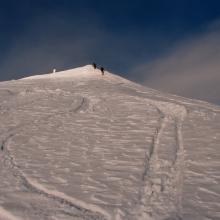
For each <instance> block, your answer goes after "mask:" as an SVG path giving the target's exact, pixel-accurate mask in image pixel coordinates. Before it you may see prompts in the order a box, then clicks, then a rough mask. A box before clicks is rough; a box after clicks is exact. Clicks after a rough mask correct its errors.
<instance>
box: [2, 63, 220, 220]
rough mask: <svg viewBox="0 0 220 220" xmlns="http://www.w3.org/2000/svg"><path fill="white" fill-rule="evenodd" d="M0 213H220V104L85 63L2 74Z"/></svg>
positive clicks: (129, 217)
mask: <svg viewBox="0 0 220 220" xmlns="http://www.w3.org/2000/svg"><path fill="white" fill-rule="evenodd" d="M0 121H1V123H0V148H1V150H0V167H1V168H0V179H1V180H2V181H1V182H0V195H1V197H0V211H1V214H0V218H3V219H12V220H14V219H19V220H20V219H25V220H26V219H27V220H29V219H30V220H38V219H42V220H48V219H49V220H58V219H65V220H70V219H77V220H79V219H87V220H91V219H103V220H104V219H111V220H168V219H170V220H171V219H172V220H173V219H183V220H185V219H186V220H188V219H189V220H191V219H202V220H203V219H204V220H206V219H219V216H220V213H219V210H220V209H219V208H220V207H219V204H220V189H219V180H220V175H219V171H218V170H219V168H220V162H219V161H220V154H219V147H218V146H219V141H220V132H219V130H220V112H219V107H217V106H214V105H211V104H208V103H203V102H201V101H196V100H189V99H186V98H182V97H177V96H173V95H168V94H162V93H160V92H158V91H155V90H152V89H148V88H145V87H142V86H140V85H138V84H136V83H133V82H130V81H128V80H126V79H123V78H121V77H119V76H116V75H114V74H111V73H109V72H107V71H106V72H105V75H104V76H102V75H101V72H100V70H98V69H97V70H94V69H93V67H92V66H90V65H88V66H85V67H81V68H76V69H73V70H68V71H63V72H57V73H51V74H45V75H39V76H32V77H28V78H24V79H21V80H17V81H11V82H2V83H1V88H0Z"/></svg>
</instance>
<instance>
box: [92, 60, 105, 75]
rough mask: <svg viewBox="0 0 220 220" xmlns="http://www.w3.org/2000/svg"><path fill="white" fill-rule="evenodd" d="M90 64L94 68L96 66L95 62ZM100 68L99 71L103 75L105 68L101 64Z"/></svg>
mask: <svg viewBox="0 0 220 220" xmlns="http://www.w3.org/2000/svg"><path fill="white" fill-rule="evenodd" d="M92 66H93V68H94V69H96V68H97V65H96V63H93V64H92ZM100 70H101V72H102V75H104V73H105V69H104V67H102V66H101V67H100Z"/></svg>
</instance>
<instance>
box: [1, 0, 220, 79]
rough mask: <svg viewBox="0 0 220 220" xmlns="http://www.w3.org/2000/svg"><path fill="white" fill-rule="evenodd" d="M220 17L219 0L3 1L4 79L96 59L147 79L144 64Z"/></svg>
mask: <svg viewBox="0 0 220 220" xmlns="http://www.w3.org/2000/svg"><path fill="white" fill-rule="evenodd" d="M219 18H220V1H218V0H216V1H215V0H209V1H207V0H168V1H165V0H151V1H148V0H136V1H129V0H117V1H116V0H111V1H107V0H106V1H103V0H78V1H75V0H74V1H72V0H36V1H34V0H30V1H28V0H26V1H25V0H19V1H18V0H11V1H10V0H8V1H1V2H0V30H1V34H0V80H8V79H12V78H19V77H22V76H27V75H32V74H36V73H47V72H48V71H51V69H53V68H54V67H56V68H57V69H58V70H61V69H67V68H74V67H77V66H80V65H84V64H88V63H91V62H93V61H95V62H97V63H98V64H100V65H104V66H105V67H106V68H107V69H109V70H110V71H112V72H115V73H120V74H121V75H123V76H125V77H127V78H130V79H134V80H136V81H141V80H143V75H142V74H140V73H138V72H135V71H134V69H135V68H136V67H137V66H138V65H141V64H143V63H144V64H147V63H150V62H153V61H154V60H155V59H158V58H159V57H161V56H163V55H164V54H168V53H169V51H170V50H172V49H173V48H175V46H176V45H178V44H179V42H182V41H184V40H187V39H191V38H192V37H194V36H198V35H200V33H203V32H204V31H206V29H207V27H209V25H210V24H212V23H215V21H218V19H219ZM146 74H148V73H146ZM149 74H150V73H149ZM144 77H145V76H144Z"/></svg>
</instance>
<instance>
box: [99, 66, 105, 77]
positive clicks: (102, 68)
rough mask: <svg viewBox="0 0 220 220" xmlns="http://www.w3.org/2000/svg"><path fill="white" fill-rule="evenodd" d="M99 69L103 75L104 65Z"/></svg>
mask: <svg viewBox="0 0 220 220" xmlns="http://www.w3.org/2000/svg"><path fill="white" fill-rule="evenodd" d="M100 70H101V72H102V75H104V73H105V69H104V67H101V68H100Z"/></svg>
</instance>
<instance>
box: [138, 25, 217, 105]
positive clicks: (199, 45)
mask: <svg viewBox="0 0 220 220" xmlns="http://www.w3.org/2000/svg"><path fill="white" fill-rule="evenodd" d="M134 71H135V72H136V73H138V74H142V76H143V77H144V83H145V85H147V86H149V87H152V88H156V89H159V90H161V91H165V92H170V93H175V94H178V95H182V96H186V97H190V98H198V99H202V100H207V101H210V102H216V103H218V104H219V103H220V28H219V23H218V22H215V24H212V25H211V26H209V28H207V29H206V31H205V32H203V33H202V34H199V35H198V34H197V36H194V37H191V38H190V39H188V40H186V41H183V42H181V43H179V44H178V45H177V46H175V47H174V48H173V49H172V50H171V51H170V52H169V53H168V54H166V55H164V56H163V57H161V58H159V59H157V60H154V61H153V62H151V63H147V64H141V65H138V66H137V67H136V68H135V69H134Z"/></svg>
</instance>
